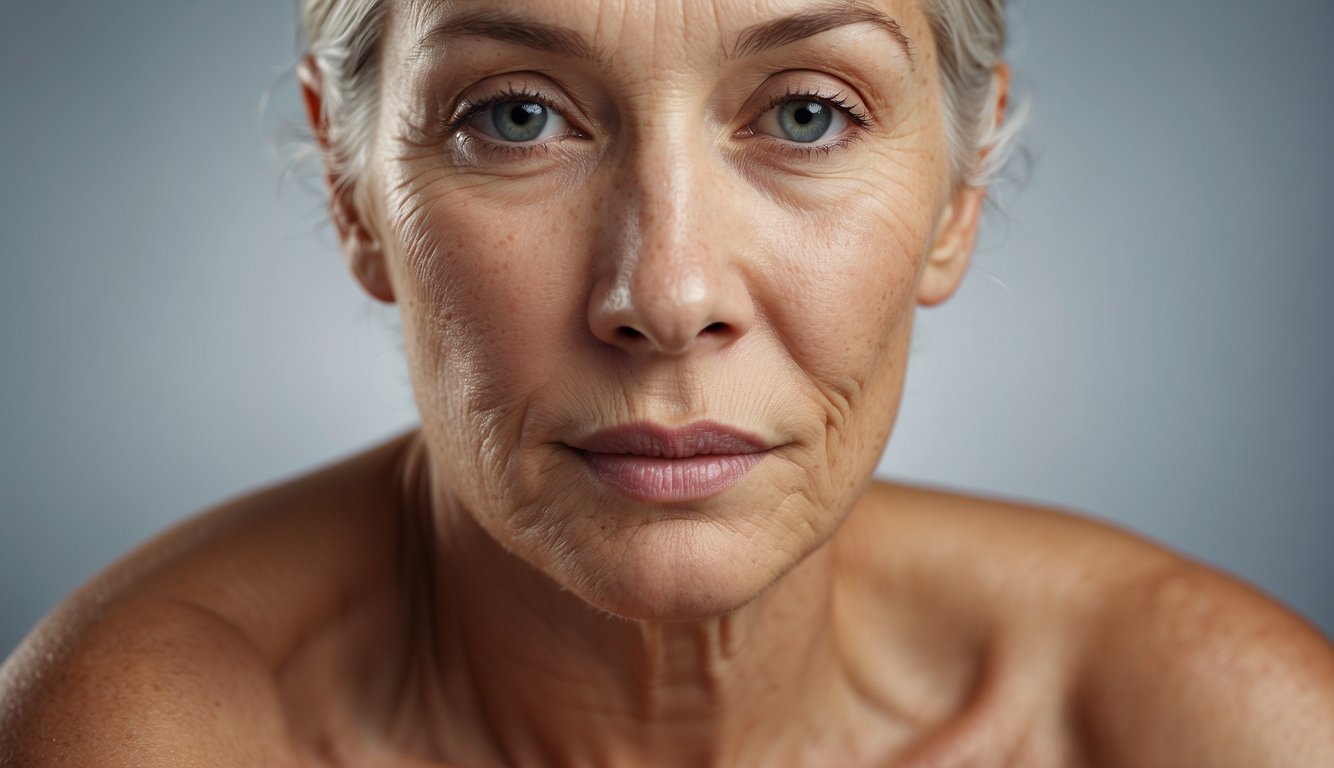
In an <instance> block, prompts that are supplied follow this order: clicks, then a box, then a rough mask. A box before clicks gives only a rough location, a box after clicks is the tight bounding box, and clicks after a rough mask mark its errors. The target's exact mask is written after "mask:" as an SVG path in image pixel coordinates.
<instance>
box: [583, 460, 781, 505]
mask: <svg viewBox="0 0 1334 768" xmlns="http://www.w3.org/2000/svg"><path fill="white" fill-rule="evenodd" d="M582 456H583V459H584V463H585V464H587V465H588V468H589V469H590V470H592V472H593V475H594V476H595V477H597V479H598V480H601V481H602V482H603V483H605V484H607V485H609V486H611V487H612V488H615V489H616V490H618V491H620V492H621V493H623V494H625V495H626V496H629V497H630V498H632V499H638V500H639V501H659V502H663V501H701V500H703V499H708V498H711V497H713V496H717V495H718V494H720V493H722V492H723V491H726V490H727V489H728V488H731V487H732V486H734V485H736V484H737V483H740V482H741V481H742V480H744V479H745V477H746V475H747V474H748V473H749V472H750V470H752V469H754V468H755V465H756V464H759V463H760V461H761V460H763V459H764V456H765V453H764V452H759V453H727V454H710V455H699V456H690V457H688V458H676V459H668V458H660V457H656V456H637V455H633V454H624V453H583V454H582Z"/></svg>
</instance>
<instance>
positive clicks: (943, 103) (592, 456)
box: [0, 0, 1334, 766]
mask: <svg viewBox="0 0 1334 768" xmlns="http://www.w3.org/2000/svg"><path fill="white" fill-rule="evenodd" d="M303 18H304V21H305V24H306V29H307V33H308V37H309V39H310V45H311V55H310V56H309V57H308V58H307V59H306V60H305V61H304V64H303V66H302V69H301V75H302V82H303V85H304V89H303V90H304V95H305V99H306V104H307V107H308V111H309V115H310V117H311V121H312V126H313V128H314V133H315V136H316V138H317V140H318V142H319V145H320V147H321V149H322V150H323V157H324V159H325V163H326V166H325V167H326V170H327V176H328V181H329V190H330V198H329V201H330V210H331V215H332V218H333V220H334V223H335V226H336V229H337V231H338V233H339V239H340V244H341V247H342V250H343V251H344V253H345V255H346V256H347V259H348V262H349V265H350V267H351V271H352V272H353V274H354V275H355V277H356V279H357V280H358V281H359V282H360V283H361V284H362V285H363V286H364V287H365V289H366V290H367V291H368V292H369V293H370V294H371V295H372V296H374V297H376V298H378V299H380V300H382V301H386V302H395V303H397V304H398V305H399V306H400V308H401V312H402V318H403V332H404V342H405V348H406V350H407V356H408V359H409V364H410V368H411V372H412V380H413V386H414V390H415V392H416V396H417V400H418V405H419V408H420V411H421V416H422V426H421V429H420V430H419V431H417V432H413V433H412V434H409V435H405V436H403V437H401V438H399V439H397V440H395V441H393V442H392V443H390V444H388V445H385V446H382V447H380V448H378V449H377V450H374V451H372V452H370V453H368V454H365V455H363V456H360V457H358V458H356V459H353V460H351V461H348V462H345V463H343V464H340V465H338V466H335V467H331V468H329V469H327V470H325V471H323V472H320V473H318V474H315V475H312V476H310V477H307V478H303V479H301V480H298V481H296V482H293V483H288V484H286V485H283V486H281V487H277V488H273V489H269V490H266V491H263V492H261V493H258V494H255V495H252V496H250V497H247V498H244V499H241V500H239V501H236V502H233V503H231V504H229V505H227V506H226V507H224V508H221V509H219V510H216V511H213V512H210V513H208V514H206V515H203V516H201V517H199V518H196V519H194V520H192V521H191V522H189V523H187V524H185V525H183V526H181V527H179V528H177V529H176V530H173V531H171V532H168V533H167V534H165V535H164V536H163V537H161V538H160V539H158V540H157V541H155V542H153V543H150V544H149V545H148V546H146V547H145V548H144V549H142V550H140V551H139V552H136V553H134V554H133V555H131V556H130V557H129V558H128V559H127V560H125V561H124V562H122V563H121V564H120V565H118V566H116V567H115V568H113V569H112V570H111V571H110V572H108V573H107V574H105V575H103V576H102V577H100V578H99V579H97V580H96V581H95V582H93V583H92V584H90V585H89V586H88V587H86V588H85V589H83V590H82V591H81V592H79V593H78V594H76V595H75V596H74V597H72V598H71V599H70V600H69V601H67V603H66V604H65V605H64V606H62V607H61V609H59V610H58V611H57V612H56V614H54V615H53V616H52V617H50V618H49V619H48V620H47V621H46V622H45V623H44V624H43V625H42V627H41V628H39V630H38V631H37V632H36V633H34V635H33V636H32V637H30V638H29V639H28V641H27V642H26V643H25V645H24V646H23V647H22V648H21V649H20V650H19V652H18V653H17V654H16V655H15V656H14V657H13V658H12V659H11V660H10V661H9V662H8V663H7V664H6V667H5V668H4V676H3V681H4V682H3V691H4V693H3V702H4V706H3V708H2V709H0V711H2V712H3V714H0V724H2V725H0V734H3V735H0V762H4V764H6V765H8V764H10V763H13V764H16V765H25V766H26V765H36V766H45V765H158V764H161V765H275V766H288V765H291V766H298V765H459V766H491V765H497V766H499V765H607V764H615V765H686V766H696V765H713V764H716V765H764V766H768V765H829V766H848V765H902V766H927V765H931V766H937V765H940V766H949V765H991V764H996V765H1001V764H1008V765H1022V766H1045V765H1061V766H1065V765H1085V764H1088V765H1127V766H1150V765H1183V764H1189V765H1210V766H1215V765H1217V766H1228V765H1246V766H1252V765H1289V764H1291V765H1294V766H1296V765H1301V766H1310V765H1321V764H1325V763H1329V762H1331V761H1334V727H1332V726H1331V724H1334V652H1331V648H1330V646H1329V644H1328V643H1327V642H1326V641H1325V640H1323V639H1322V638H1321V637H1320V636H1319V635H1318V634H1317V633H1315V632H1314V631H1313V630H1312V629H1310V628H1309V627H1308V626H1306V625H1305V624H1304V623H1302V622H1301V621H1300V620H1299V619H1297V618H1295V617H1294V616H1292V615H1291V614H1289V613H1288V612H1287V611H1286V610H1284V609H1283V608H1281V607H1279V606H1276V605H1274V604H1272V603H1270V602H1268V601H1267V600H1265V599H1264V598H1262V597H1261V596H1259V595H1258V594H1256V593H1255V592H1253V591H1252V590H1250V589H1248V588H1247V587H1244V586H1242V585H1239V584H1237V583H1235V582H1233V581H1231V580H1229V579H1227V578H1226V577H1223V576H1221V575H1219V574H1216V573H1213V572H1210V571H1208V570H1206V569H1203V568H1201V567H1199V566H1197V565H1194V564H1191V563H1188V562H1185V561H1183V560H1181V559H1180V558H1178V557H1177V556H1175V555H1173V554H1171V553H1167V552H1164V551H1161V550H1159V549H1156V548H1154V547H1152V546H1150V545H1148V544H1146V543H1144V542H1142V541H1139V540H1137V539H1134V538H1133V537H1130V536H1127V535H1125V534H1122V533H1119V532H1116V531H1112V530H1107V529H1105V528H1102V527H1100V526H1096V525H1094V524H1092V523H1089V522H1086V521H1082V520H1079V519H1077V518H1073V517H1069V516H1065V515H1062V514H1058V513H1055V512H1051V511H1046V510H1040V509H1029V508H1022V507H1016V506H1012V505H1005V504H1000V503H996V502H991V501H986V500H981V499H974V498H965V497H959V496H951V495H946V494H941V493H934V492H928V491H924V490H920V489H913V488H907V487H901V486H888V485H881V484H873V483H872V482H871V471H872V468H873V467H874V465H875V463H876V460H877V459H878V457H879V455H880V452H881V450H882V448H883V446H884V444H885V441H886V439H887V438H888V434H889V430H890V427H891V426H892V423H893V421H894V416H895V412H896V409H897V405H898V402H899V398H900V395H901V389H902V381H903V372H904V366H905V362H906V356H907V345H908V341H909V337H910V332H911V327H912V321H913V312H914V308H915V306H916V305H918V304H933V303H937V302H940V301H943V300H944V299H945V298H947V297H948V296H949V295H950V293H951V292H952V291H953V290H954V288H955V287H956V286H957V285H958V283H959V280H960V279H961V276H962V274H963V273H964V271H965V268H966V266H967V263H968V259H969V255H970V252H971V250H972V244H973V240H974V237H975V233H976V230H977V226H978V218H979V213H980V209H981V205H982V202H983V198H984V190H985V184H986V181H987V179H988V177H989V176H990V174H991V172H992V171H993V170H994V168H995V167H996V165H997V164H998V163H999V162H1000V161H1001V160H1002V159H1003V154H1004V152H1003V150H1004V139H1005V137H1006V136H1007V135H1008V130H1009V129H1008V128H1007V124H1006V123H1005V120H1004V116H1005V106H1006V93H1007V88H1008V74H1007V70H1006V69H1005V66H1004V64H1003V62H1002V61H1001V58H1000V53H1001V50H1002V48H1003V45H1004V39H1005V34H1004V31H1005V24H1004V16H1003V11H1002V7H1001V4H1000V3H999V2H996V1H991V0H930V1H928V0H893V1H890V0H883V1H880V2H847V1H846V0H843V1H840V2H829V1H828V0H824V1H822V0H779V1H777V2H769V3H749V2H740V1H737V2H732V1H726V0H718V1H717V2H705V1H704V0H664V1H663V2H656V3H645V2H599V1H598V0H510V2H507V3H504V4H497V3H486V2H474V3H436V2H430V1H428V0H382V1H377V0H309V2H306V3H304V4H303Z"/></svg>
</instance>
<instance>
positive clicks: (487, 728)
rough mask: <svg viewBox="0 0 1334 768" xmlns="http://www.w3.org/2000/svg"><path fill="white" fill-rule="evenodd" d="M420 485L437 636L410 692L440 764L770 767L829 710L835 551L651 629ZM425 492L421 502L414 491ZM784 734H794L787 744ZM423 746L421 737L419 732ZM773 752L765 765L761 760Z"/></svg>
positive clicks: (422, 471)
mask: <svg viewBox="0 0 1334 768" xmlns="http://www.w3.org/2000/svg"><path fill="white" fill-rule="evenodd" d="M417 474H418V475H419V480H418V482H420V483H423V484H424V485H426V486H429V487H430V488H431V491H430V492H429V494H428V496H429V498H423V501H425V502H426V503H429V504H430V505H431V509H430V516H429V517H430V519H431V520H432V521H433V524H431V525H430V526H429V528H428V530H429V531H430V533H431V534H432V535H433V539H432V546H431V550H432V551H431V552H430V554H429V555H427V556H426V557H425V562H427V563H429V564H430V566H431V567H432V568H433V570H434V573H433V575H428V574H426V573H421V574H420V575H419V576H418V578H425V579H428V580H430V581H431V582H432V583H431V585H430V586H424V585H423V586H419V587H418V589H423V588H424V589H425V592H424V594H428V595H431V597H432V599H433V602H434V609H433V610H432V611H431V613H432V620H433V622H434V624H433V630H432V632H431V635H432V636H431V637H430V638H429V639H427V638H425V637H423V638H422V641H424V642H427V643H429V646H430V647H429V648H421V649H420V651H419V652H418V655H419V656H421V657H422V659H424V660H428V661H430V662H431V663H429V664H413V665H412V666H413V668H414V669H415V670H416V671H417V672H418V673H419V674H420V673H429V679H425V680H422V681H421V683H422V685H423V686H424V687H427V688H429V689H430V691H428V692H423V693H422V694H419V695H417V696H415V697H414V700H415V701H416V702H418V703H417V704H416V706H415V708H416V709H417V710H418V712H419V713H420V714H419V716H418V722H419V725H418V727H419V728H420V729H422V731H423V734H422V735H423V736H427V737H429V738H428V741H429V743H431V744H432V745H434V748H433V749H432V750H431V751H432V752H434V753H436V754H435V755H434V756H435V757H436V758H437V759H440V760H444V761H460V760H465V761H467V764H478V765H481V764H489V763H495V764H503V765H523V766H528V765H590V766H592V765H627V764H632V765H650V764H652V765H690V766H707V765H735V764H741V763H744V764H767V763H772V762H773V761H774V758H776V757H780V756H784V755H786V756H788V757H789V758H790V757H791V755H794V754H796V751H792V750H796V749H797V747H798V745H799V744H800V740H801V728H802V723H804V722H810V721H811V715H812V713H813V712H815V721H817V722H818V721H820V720H823V719H825V717H824V716H827V715H828V713H827V712H818V711H817V710H818V708H819V707H820V706H821V704H820V702H822V701H825V702H827V701H828V700H829V699H830V698H831V695H830V690H829V685H830V684H831V680H830V676H831V671H832V670H836V669H837V666H838V665H837V663H835V661H834V660H833V659H831V658H830V656H831V655H832V654H833V653H834V652H835V650H836V648H835V644H834V643H833V642H832V639H831V637H830V632H829V626H830V620H831V616H830V612H831V611H832V607H833V601H832V592H833V570H834V569H833V553H832V548H831V547H830V546H829V545H826V546H825V547H823V548H821V549H820V550H817V551H816V552H814V553H812V554H811V555H810V556H808V557H807V558H806V559H805V560H803V561H802V562H801V563H799V564H798V566H797V567H796V568H794V569H793V570H792V571H791V572H789V573H788V574H786V575H785V576H784V577H782V578H781V579H779V580H778V582H776V583H775V584H774V585H771V586H770V588H769V589H768V590H766V591H765V592H764V593H762V594H761V595H759V596H758V597H756V598H755V599H754V600H753V601H751V602H750V603H748V604H747V605H745V606H743V607H741V608H740V609H738V610H737V611H735V612H733V613H731V614H727V615H724V616H720V617H717V618H712V619H707V620H703V621H698V622H670V623H655V622H646V621H638V620H630V619H624V618H620V617H616V616H611V615H610V614H606V613H604V612H601V611H599V610H597V609H595V608H593V607H591V606H589V605H588V604H586V603H584V602H583V600H582V599H580V598H579V597H577V596H575V595H573V594H572V593H570V592H568V591H566V590H564V589H562V588H560V587H559V585H557V584H555V583H554V582H552V581H550V580H549V579H548V578H547V577H546V576H545V575H543V574H541V573H539V572H538V571H536V570H535V569H534V568H532V567H531V566H529V565H528V564H527V563H526V562H523V561H521V560H519V559H518V558H516V557H514V556H513V555H511V554H509V553H508V552H506V551H504V550H503V549H502V548H501V547H500V546H499V545H497V544H496V543H495V541H494V540H492V539H491V538H490V536H489V535H488V534H486V532H485V531H483V530H482V529H481V528H480V527H479V526H478V525H477V524H476V522H475V521H474V520H473V518H472V517H471V515H470V513H468V512H467V510H465V509H464V508H463V507H462V506H461V505H460V504H459V503H458V501H457V499H455V498H453V497H452V496H451V495H449V494H448V492H447V491H446V489H444V488H443V487H442V486H440V485H438V484H436V485H431V481H432V478H427V477H426V474H427V472H426V467H425V465H424V463H423V464H422V465H421V466H420V468H419V470H418V472H417ZM419 498H420V497H419ZM785 739H795V740H796V743H794V744H791V746H790V748H785V747H784V740H785ZM419 743H420V741H419ZM766 757H767V758H769V759H767V760H766V759H765V758H766Z"/></svg>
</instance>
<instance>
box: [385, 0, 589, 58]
mask: <svg viewBox="0 0 1334 768" xmlns="http://www.w3.org/2000/svg"><path fill="white" fill-rule="evenodd" d="M459 37H485V38H490V39H492V40H498V41H500V42H505V43H515V44H517V45H522V46H524V47H526V48H532V49H534V50H538V51H545V52H548V53H554V54H557V55H559V56H565V57H572V58H580V59H587V60H589V61H591V62H594V63H597V64H601V63H603V62H602V56H601V55H600V54H599V53H598V51H597V50H596V49H595V48H594V47H593V46H592V45H591V44H589V42H588V41H587V40H585V39H584V37H583V36H582V35H580V34H579V33H578V32H575V31H574V30H571V29H567V28H565V27H560V26H556V25H554V24H545V23H543V22H540V21H534V20H532V19H527V18H523V17H520V16H514V15H511V14H507V13H505V12H503V11H497V10H492V9H481V10H476V11H469V12H467V13H462V14H459V15H457V16H453V17H450V18H448V19H445V20H444V21H442V22H440V23H438V24H436V25H435V26H433V27H431V28H430V30H428V31H427V32H426V34H424V35H422V36H421V38H420V39H418V40H417V42H416V43H415V44H414V45H413V46H412V53H411V56H412V58H414V59H417V58H421V57H423V56H425V55H426V54H427V52H429V51H430V49H432V48H434V47H436V46H437V45H440V44H442V43H444V42H446V41H448V40H450V39H453V38H459Z"/></svg>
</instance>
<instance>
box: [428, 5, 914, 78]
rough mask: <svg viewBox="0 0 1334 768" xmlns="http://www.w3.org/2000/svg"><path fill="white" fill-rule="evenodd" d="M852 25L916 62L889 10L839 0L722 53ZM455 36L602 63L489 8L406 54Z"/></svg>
mask: <svg viewBox="0 0 1334 768" xmlns="http://www.w3.org/2000/svg"><path fill="white" fill-rule="evenodd" d="M854 24H874V25H875V26H877V27H879V28H880V29H883V30H884V31H885V32H887V33H889V35H890V37H892V38H893V39H894V40H895V41H896V42H897V43H898V44H899V46H900V47H902V48H903V52H904V53H905V54H906V55H907V57H908V61H909V63H914V62H913V46H912V40H910V39H909V38H908V36H907V35H906V34H904V32H903V27H901V26H900V25H899V23H898V22H897V21H895V20H894V18H893V17H892V16H890V15H889V14H887V13H885V12H884V11H881V10H879V9H877V8H875V7H873V6H870V5H867V4H866V3H864V2H861V1H860V0H842V1H841V2H836V3H832V4H830V5H826V6H825V7H822V8H816V9H813V10H808V11H803V12H801V13H795V14H792V15H790V16H784V17H781V18H778V19H774V20H772V21H766V22H762V23H760V24H755V25H753V26H750V27H747V28H746V29H744V30H742V31H741V34H739V35H738V36H737V42H736V45H734V46H733V48H732V50H731V52H725V57H726V58H728V59H737V58H741V57H743V56H754V55H756V54H758V53H762V52H764V51H767V50H771V49H773V48H779V47H782V46H785V45H791V44H792V43H795V42H798V41H800V40H804V39H806V38H808V37H814V36H815V35H818V34H820V33H822V32H828V31H830V30H833V29H838V28H839V27H846V26H851V25H854ZM459 37H485V38H489V39H492V40H498V41H500V42H505V43H515V44H517V45H522V46H524V47H526V48H531V49H533V50H537V51H543V52H546V53H553V54H556V55H559V56H564V57H567V58H579V59H586V60H588V61H591V62H593V63H595V64H599V65H604V64H605V61H604V60H603V57H602V55H601V54H600V53H599V52H598V50H597V49H596V48H595V47H594V46H593V45H592V44H591V43H589V42H588V40H586V39H585V38H584V37H583V36H582V35H580V34H579V33H578V32H575V31H574V30H572V29H568V28H566V27H561V26H557V25H554V24H547V23H544V22H540V21H535V20H532V19H528V18H524V17H522V16H515V15H512V14H508V13H504V12H501V11H496V10H490V9H486V10H477V11H471V12H468V13H463V14H459V15H457V16H453V17H451V18H448V19H445V20H444V21H441V22H439V23H438V24H435V25H434V26H432V27H431V28H430V29H429V30H428V31H427V32H426V34H424V35H422V36H421V37H420V38H419V39H418V40H417V42H416V43H414V44H413V46H412V50H411V53H410V54H409V56H410V58H412V59H413V60H417V59H420V58H424V57H425V56H426V55H427V54H428V53H429V52H430V51H431V49H433V48H435V47H437V46H439V45H442V44H444V43H445V42H447V41H448V40H450V39H454V38H459Z"/></svg>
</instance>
